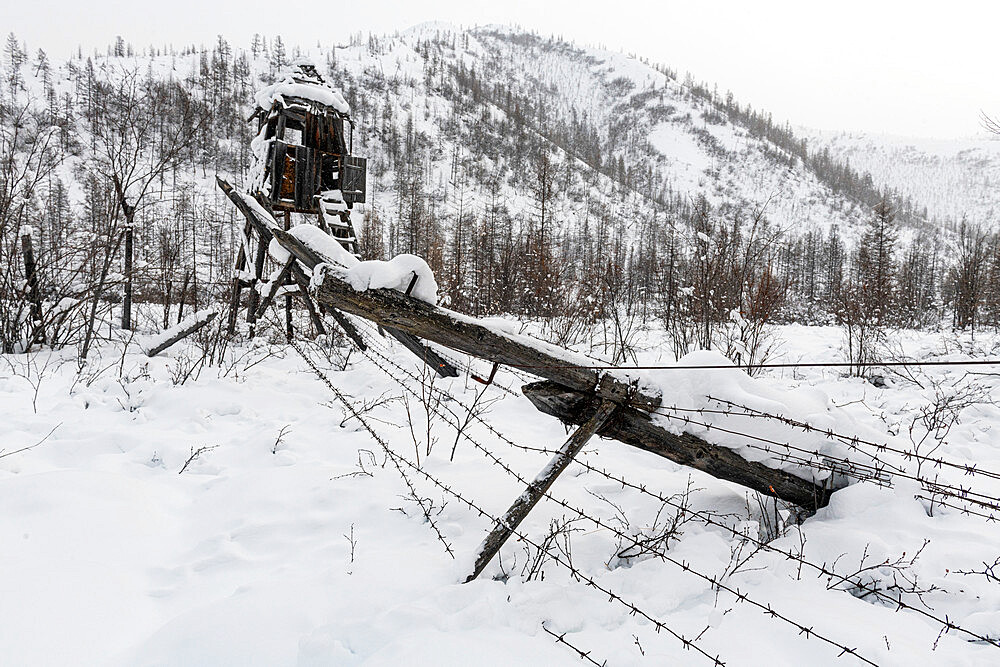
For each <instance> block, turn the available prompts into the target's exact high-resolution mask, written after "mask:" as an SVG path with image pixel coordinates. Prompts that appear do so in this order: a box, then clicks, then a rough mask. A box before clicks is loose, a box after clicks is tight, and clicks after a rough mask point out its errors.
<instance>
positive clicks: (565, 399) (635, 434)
mask: <svg viewBox="0 0 1000 667" xmlns="http://www.w3.org/2000/svg"><path fill="white" fill-rule="evenodd" d="M521 391H522V392H524V395H525V396H527V397H528V400H530V401H531V403H532V404H533V405H534V406H535V407H536V408H537V409H538V410H540V411H541V412H544V413H545V414H548V415H552V416H553V417H557V418H558V419H559V420H560V421H562V422H563V423H565V424H569V425H574V424H583V423H586V422H587V420H589V419H590V418H591V416H592V415H594V414H596V413H597V411H598V410H599V408H600V401H599V400H598V399H596V398H594V397H593V395H590V394H587V393H586V392H581V391H576V390H574V389H570V388H569V387H564V386H560V385H558V384H556V383H554V382H536V383H533V384H529V385H525V386H524V387H523V388H522V389H521ZM597 433H598V435H601V436H604V437H606V438H612V439H614V440H618V441H619V442H623V443H625V444H627V445H632V446H633V447H636V448H638V449H642V450H644V451H647V452H650V453H652V454H656V455H657V456H662V457H664V458H666V459H670V460H671V461H673V462H675V463H679V464H681V465H684V466H688V467H690V468H695V469H697V470H701V471H702V472H706V473H708V474H709V475H712V476H713V477H716V478H718V479H724V480H727V481H730V482H736V483H737V484H740V485H742V486H745V487H748V488H751V489H753V490H755V491H759V492H760V493H762V494H764V495H766V496H772V497H773V496H777V497H778V498H781V499H782V500H784V501H786V502H790V503H793V504H795V505H798V506H799V507H802V508H804V509H806V510H808V511H810V512H811V511H815V510H816V509H819V508H820V507H823V506H825V505H826V504H827V503H828V502H829V501H830V494H831V493H833V491H832V490H831V489H829V488H826V487H824V486H823V485H821V484H816V483H813V482H810V481H808V480H805V479H802V478H801V477H797V476H795V475H793V474H791V473H788V472H785V471H783V470H778V469H776V468H770V467H768V466H766V465H764V464H763V463H759V462H754V461H748V460H746V459H745V458H743V457H742V456H740V455H739V454H737V453H736V452H735V451H733V450H732V449H729V448H728V447H721V446H719V445H713V444H712V443H709V442H706V441H705V440H702V439H701V438H699V437H697V436H695V435H692V434H690V433H681V434H680V435H677V434H674V433H671V432H670V431H667V430H666V429H664V428H662V427H660V426H658V425H657V424H655V423H654V422H653V421H652V419H651V418H650V416H649V415H648V414H646V413H644V412H641V411H639V410H634V409H631V408H622V410H621V411H620V412H619V413H618V414H617V415H616V417H615V419H614V421H612V422H608V423H606V424H605V425H604V426H602V427H601V428H600V429H599V430H598V432H597Z"/></svg>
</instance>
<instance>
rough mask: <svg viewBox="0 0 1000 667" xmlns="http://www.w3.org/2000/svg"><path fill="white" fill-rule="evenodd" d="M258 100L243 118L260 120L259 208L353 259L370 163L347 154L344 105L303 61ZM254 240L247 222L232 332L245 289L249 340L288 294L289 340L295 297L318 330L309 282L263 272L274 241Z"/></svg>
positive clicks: (291, 274) (350, 130) (255, 185)
mask: <svg viewBox="0 0 1000 667" xmlns="http://www.w3.org/2000/svg"><path fill="white" fill-rule="evenodd" d="M255 101H256V104H257V108H256V110H255V111H254V113H253V114H252V115H251V116H250V118H249V119H248V120H249V121H250V122H253V121H256V122H257V130H258V132H257V136H256V138H255V139H254V140H253V143H252V144H251V148H252V151H253V153H254V156H255V158H256V160H255V163H254V165H253V166H252V168H251V171H250V178H249V183H248V186H249V190H250V192H251V193H252V194H253V196H254V198H255V199H256V200H257V203H259V204H260V205H261V206H262V207H263V208H264V209H265V210H268V211H270V212H271V214H272V215H273V216H274V218H275V220H279V221H283V222H284V225H283V226H284V228H285V230H286V231H287V230H289V229H290V228H291V226H292V214H299V215H302V216H304V217H306V220H305V221H313V222H314V223H315V224H316V225H317V226H318V227H319V228H320V229H322V230H323V231H324V232H326V233H327V234H329V235H330V236H332V237H334V238H335V239H336V240H337V241H339V242H340V244H341V245H342V246H343V247H344V249H345V250H347V251H348V252H350V253H352V254H354V255H355V256H358V239H357V234H356V233H355V229H354V225H353V223H352V222H351V210H352V208H353V207H354V204H356V203H359V202H360V203H364V202H365V195H366V188H365V179H366V175H367V160H366V159H365V158H362V157H357V156H355V155H352V154H351V150H352V148H353V143H354V141H353V137H354V124H353V121H352V120H351V116H350V107H349V106H348V104H347V102H346V100H344V98H343V96H342V95H341V94H340V92H339V91H338V90H336V89H335V88H333V87H332V86H330V85H329V84H327V83H326V81H324V79H323V77H322V76H320V74H319V73H318V72H317V71H316V67H315V66H314V65H312V64H311V63H308V62H301V61H300V62H297V63H295V65H294V66H293V70H292V71H291V72H290V73H288V74H286V75H285V76H284V77H283V78H282V79H281V80H280V81H278V82H277V83H275V84H273V85H270V86H267V87H266V88H264V89H262V90H260V91H259V92H258V93H257V94H256V96H255ZM309 218H312V220H309ZM258 236H259V234H257V233H256V230H254V229H252V228H251V227H250V226H249V225H248V226H247V227H246V229H245V230H244V243H243V244H242V248H241V250H240V253H239V256H238V257H237V261H236V278H235V279H234V284H233V294H232V304H231V305H232V307H231V309H230V316H229V331H230V333H233V332H235V329H236V318H237V311H238V306H239V302H240V292H241V290H242V289H244V288H250V289H251V292H250V299H249V306H248V310H247V322H248V323H250V325H251V335H252V334H253V328H254V327H253V325H254V324H255V322H256V320H257V318H258V317H260V315H261V314H263V312H264V310H266V308H267V307H268V306H269V305H270V304H271V302H272V301H273V300H274V298H276V297H277V296H278V295H279V294H285V296H286V299H285V306H286V307H285V311H286V326H287V329H288V336H289V337H291V335H292V330H291V326H292V325H291V298H292V296H293V295H295V296H300V297H301V298H302V299H303V300H304V301H305V305H306V307H307V309H308V310H309V313H310V315H311V316H312V321H313V325H314V326H315V327H316V328H317V330H319V331H320V332H323V326H322V324H321V321H320V318H319V317H318V316H317V314H316V310H317V309H316V307H315V304H313V303H312V300H311V299H310V298H309V295H308V291H307V289H306V283H307V282H308V281H307V280H306V277H305V276H304V275H296V269H297V268H298V267H296V266H295V265H294V263H292V262H286V263H285V266H283V267H282V269H281V270H280V273H274V274H273V275H270V276H266V275H264V266H265V262H266V260H267V256H268V252H267V251H268V245H269V243H270V240H271V239H270V238H266V239H263V238H258ZM250 261H253V266H252V267H249V266H248V263H249V262H250Z"/></svg>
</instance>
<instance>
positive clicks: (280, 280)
mask: <svg viewBox="0 0 1000 667" xmlns="http://www.w3.org/2000/svg"><path fill="white" fill-rule="evenodd" d="M294 263H295V258H294V257H289V258H288V261H287V262H285V265H284V266H283V267H281V273H279V274H278V275H277V277H275V279H274V280H272V281H271V289H269V290H268V291H267V294H266V295H264V299H263V300H262V301H261V302H260V305H259V306H258V307H257V318H258V319H259V318H261V317H263V316H264V312H265V311H266V310H267V307H268V306H270V305H271V302H272V301H274V297H275V295H276V294H277V293H278V290H279V289H281V288H282V286H283V285H284V284H285V281H286V280H288V278H289V276H290V275H291V273H292V264H294ZM300 289H301V287H300Z"/></svg>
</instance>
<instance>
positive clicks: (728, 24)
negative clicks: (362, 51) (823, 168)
mask: <svg viewBox="0 0 1000 667" xmlns="http://www.w3.org/2000/svg"><path fill="white" fill-rule="evenodd" d="M275 6H280V7H282V10H281V11H280V12H279V11H276V10H274V9H273V7H275ZM432 20H443V21H449V22H451V23H454V24H457V25H462V26H473V25H482V24H488V23H508V24H518V25H520V26H522V27H524V28H529V29H534V30H536V31H538V32H540V33H542V34H544V35H549V34H555V35H559V36H562V37H564V38H566V39H568V40H572V41H576V42H578V43H580V44H589V45H597V44H600V45H603V46H605V47H607V48H610V49H614V50H624V51H627V52H631V53H636V54H639V55H643V56H646V57H648V58H649V59H651V60H653V61H657V62H662V63H666V64H668V65H670V66H671V67H673V68H675V69H676V70H677V71H678V72H680V73H681V74H683V73H684V72H691V73H692V75H694V77H695V78H696V79H698V80H702V81H708V82H711V83H716V84H718V86H719V89H720V91H725V90H732V91H733V92H734V93H735V95H736V97H737V99H739V100H741V101H743V102H750V103H751V104H753V105H754V106H755V107H763V108H766V109H768V110H770V111H771V112H772V113H774V115H775V117H776V118H778V119H782V120H789V121H791V122H792V123H793V124H796V125H807V126H811V127H816V128H821V129H830V130H841V129H843V130H863V131H868V132H876V133H888V134H897V135H907V136H923V137H955V136H968V135H972V134H977V133H979V131H980V125H979V112H980V110H984V111H986V112H987V113H990V114H993V115H1000V76H998V71H997V70H998V68H1000V57H998V56H1000V1H998V0H993V1H992V2H989V1H986V0H975V1H973V0H950V1H948V2H943V1H938V2H934V3H923V2H921V0H911V1H910V2H902V1H898V0H867V1H866V2H859V1H858V0H837V1H834V2H823V3H816V2H809V1H808V0H798V1H797V2H792V1H786V0H759V1H756V2H755V1H753V0H749V1H744V2H732V1H730V0H712V1H699V0H686V1H683V2H674V1H672V0H665V1H663V2H652V1H646V0H616V1H609V0H600V1H593V0H576V1H570V0H501V1H491V2H483V3H478V2H475V1H471V0H470V1H466V2H462V1H459V0H409V1H407V2H393V1H389V0H352V1H351V2H337V1H336V0H323V1H316V0H310V1H307V2H295V3H293V2H288V1H287V0H273V1H272V2H261V1H260V0H246V1H245V2H234V1H233V0H221V1H217V2H213V1H211V0H208V1H206V0H159V1H157V2H142V1H139V0H132V1H122V0H87V1H86V2H81V1H80V0H35V1H33V2H32V1H28V2H26V1H25V0H0V30H3V31H4V32H7V31H13V32H15V33H16V34H17V35H18V37H20V38H21V39H22V40H26V41H27V43H28V46H29V48H30V49H31V50H32V52H34V51H36V50H37V49H38V48H39V47H42V48H45V49H46V50H47V51H49V53H50V54H51V55H53V56H59V57H65V56H66V55H67V54H69V53H70V51H72V50H74V49H75V48H76V46H77V45H78V44H82V45H83V46H84V48H85V49H87V48H88V47H89V48H93V47H95V46H96V47H100V48H101V49H102V50H103V48H104V46H105V45H106V44H108V43H109V42H110V41H112V40H113V39H114V37H115V35H118V34H120V35H122V36H123V37H124V38H125V39H127V40H128V41H131V42H132V43H134V44H136V45H137V46H139V45H143V44H150V43H154V44H157V45H162V44H166V43H173V44H175V45H181V44H190V43H196V44H201V43H204V44H211V43H212V42H213V41H214V40H215V36H216V35H218V34H223V35H225V36H226V38H227V39H229V40H230V41H231V42H233V43H234V44H243V45H248V44H249V37H250V35H251V34H253V33H254V32H260V33H263V34H267V35H275V34H280V35H281V36H282V38H283V39H284V40H285V41H286V42H287V43H289V44H294V43H298V44H301V45H303V46H305V45H315V44H316V42H317V40H320V41H322V42H324V43H331V42H341V41H344V40H345V38H346V36H347V35H349V34H350V33H353V32H357V31H363V32H369V31H371V32H376V33H385V32H394V31H396V30H402V29H405V28H407V27H409V26H411V25H414V24H417V23H422V22H424V21H432Z"/></svg>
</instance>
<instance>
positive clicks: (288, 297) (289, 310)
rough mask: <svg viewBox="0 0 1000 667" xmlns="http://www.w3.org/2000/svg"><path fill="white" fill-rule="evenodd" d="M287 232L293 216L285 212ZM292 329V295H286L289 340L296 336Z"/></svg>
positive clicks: (287, 336)
mask: <svg viewBox="0 0 1000 667" xmlns="http://www.w3.org/2000/svg"><path fill="white" fill-rule="evenodd" d="M284 222H285V231H286V232H287V231H288V230H290V229H291V228H292V214H291V213H289V212H288V211H285V220H284ZM289 259H290V260H291V261H295V260H294V258H293V257H290V258H289ZM294 333H295V332H294V330H293V329H292V297H291V295H288V294H286V295H285V337H286V338H287V339H288V340H292V336H293V334H294Z"/></svg>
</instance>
